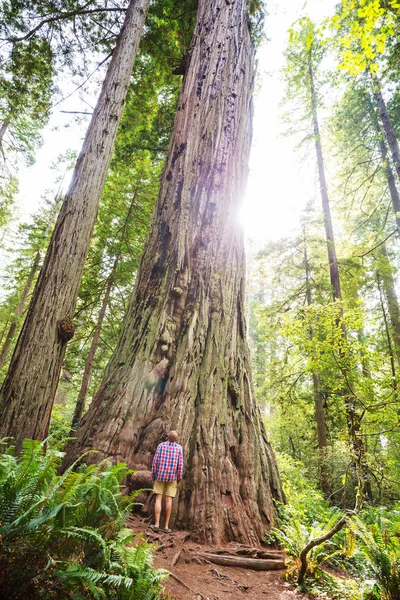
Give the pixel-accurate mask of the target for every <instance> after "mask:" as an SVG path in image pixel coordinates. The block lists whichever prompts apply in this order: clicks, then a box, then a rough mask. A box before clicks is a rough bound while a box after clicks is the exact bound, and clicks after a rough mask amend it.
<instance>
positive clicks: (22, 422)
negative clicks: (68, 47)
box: [0, 0, 149, 448]
mask: <svg viewBox="0 0 400 600" xmlns="http://www.w3.org/2000/svg"><path fill="white" fill-rule="evenodd" d="M148 5H149V0H131V3H130V5H129V7H128V10H127V13H126V17H125V22H124V25H123V27H122V30H121V33H120V35H119V37H118V41H117V45H116V47H115V50H114V52H113V57H112V60H111V63H110V66H109V68H108V71H107V75H106V78H105V81H104V84H103V87H102V90H101V93H100V97H99V100H98V103H97V106H96V109H95V111H94V114H93V117H92V120H91V123H90V125H89V129H88V132H87V134H86V138H85V141H84V144H83V148H82V150H81V153H80V155H79V158H78V161H77V164H76V167H75V171H74V174H73V178H72V182H71V185H70V188H69V190H68V192H67V195H66V197H65V199H64V202H63V205H62V207H61V211H60V214H59V217H58V220H57V223H56V226H55V229H54V232H53V235H52V238H51V241H50V245H49V248H48V251H47V255H46V258H45V261H44V264H43V267H42V269H41V272H40V275H39V278H38V281H37V283H36V287H35V291H34V293H33V297H32V300H31V303H30V306H29V310H28V314H27V317H26V319H25V323H24V325H23V328H22V331H21V334H20V336H19V339H18V342H17V346H16V348H15V351H14V355H13V357H12V359H11V363H10V367H9V370H8V374H7V376H6V379H5V381H4V383H3V386H2V388H1V392H0V414H1V422H0V435H8V436H13V437H14V438H15V441H16V446H17V448H20V447H21V443H22V440H23V438H24V437H31V438H36V439H43V438H44V437H46V434H47V430H48V425H49V420H50V414H51V409H52V405H53V399H54V395H55V391H56V388H57V382H58V378H59V374H60V369H61V365H62V361H63V357H64V353H65V347H66V343H67V341H68V340H69V339H71V337H72V336H73V333H74V326H73V324H72V321H71V319H72V316H73V314H74V310H75V305H76V299H77V294H78V289H79V285H80V281H81V278H82V272H83V268H84V263H85V259H86V256H87V252H88V247H89V242H90V237H91V234H92V231H93V227H94V223H95V219H96V215H97V209H98V203H99V199H100V195H101V192H102V189H103V186H104V182H105V178H106V174H107V169H108V165H109V162H110V158H111V153H112V149H113V146H114V141H115V137H116V134H117V129H118V124H119V120H120V117H121V113H122V108H123V103H124V100H125V97H126V92H127V89H128V86H129V81H130V76H131V73H132V68H133V64H134V61H135V56H136V52H137V48H138V45H139V40H140V36H141V33H142V30H143V25H144V21H145V17H146V13H147V9H148Z"/></svg>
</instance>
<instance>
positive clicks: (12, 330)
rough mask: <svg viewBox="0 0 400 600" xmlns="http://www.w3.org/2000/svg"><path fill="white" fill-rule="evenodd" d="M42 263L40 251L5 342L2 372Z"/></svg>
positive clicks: (2, 353)
mask: <svg viewBox="0 0 400 600" xmlns="http://www.w3.org/2000/svg"><path fill="white" fill-rule="evenodd" d="M39 263H40V251H39V250H38V251H37V252H36V254H35V258H34V259H33V263H32V265H31V269H30V271H29V274H28V278H27V280H26V282H25V285H24V289H23V290H22V294H21V297H20V299H19V302H18V306H17V309H16V311H15V315H14V319H13V320H12V321H11V325H10V328H9V330H8V332H7V336H6V339H5V341H4V344H3V347H2V349H1V353H0V370H1V369H2V368H3V366H4V364H5V362H6V360H7V355H8V351H9V349H10V346H11V343H12V341H13V339H14V334H15V330H16V329H17V324H18V319H19V318H20V316H21V315H22V313H23V310H24V308H25V304H26V301H27V300H28V296H29V292H30V291H31V287H32V284H33V282H34V280H35V275H36V271H37V269H38V267H39Z"/></svg>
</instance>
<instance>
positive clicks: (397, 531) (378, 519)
mask: <svg viewBox="0 0 400 600" xmlns="http://www.w3.org/2000/svg"><path fill="white" fill-rule="evenodd" d="M371 513H372V515H371ZM371 516H372V517H375V518H372V519H371ZM396 517H397V518H396ZM350 526H351V530H352V532H353V533H354V534H355V536H356V538H358V540H359V541H360V547H361V551H362V553H363V555H364V557H365V560H366V566H367V568H368V571H369V576H370V577H371V579H372V588H371V590H370V592H369V595H368V600H399V598H400V540H399V536H400V520H399V514H398V511H393V512H392V513H391V515H390V518H388V516H387V515H385V514H384V513H383V514H382V512H381V513H380V514H379V513H378V512H377V511H376V510H375V511H370V512H369V513H367V514H366V515H365V516H364V519H363V520H361V519H360V518H358V517H353V518H352V519H351V521H350Z"/></svg>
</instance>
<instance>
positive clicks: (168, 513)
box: [165, 496, 172, 529]
mask: <svg viewBox="0 0 400 600" xmlns="http://www.w3.org/2000/svg"><path fill="white" fill-rule="evenodd" d="M171 510H172V497H171V496H165V529H168V527H169V518H170V516H171Z"/></svg>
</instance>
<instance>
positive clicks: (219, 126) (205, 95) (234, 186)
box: [65, 0, 282, 543]
mask: <svg viewBox="0 0 400 600" xmlns="http://www.w3.org/2000/svg"><path fill="white" fill-rule="evenodd" d="M253 59H254V49H253V44H252V41H251V38H250V34H249V26H248V21H247V17H246V2H245V0H234V1H230V2H227V0H215V1H214V2H209V1H208V0H199V5H198V14H197V22H196V26H195V32H194V37H193V42H192V46H191V51H190V60H189V64H188V67H187V72H186V74H185V77H184V82H183V87H182V91H181V95H180V99H179V104H178V108H177V116H176V120H175V126H174V131H173V135H172V139H171V143H170V148H169V153H168V156H167V160H166V165H165V168H164V172H163V175H162V180H161V186H160V192H159V197H158V203H157V206H156V210H155V213H154V217H153V222H152V227H151V231H150V235H149V239H148V242H147V245H146V248H145V251H144V255H143V257H142V261H141V265H140V269H139V273H138V278H137V282H136V288H135V292H134V295H133V297H132V300H131V302H130V306H129V308H128V312H127V316H126V318H125V321H124V324H123V326H122V331H121V335H120V339H119V342H118V345H117V348H116V350H115V352H114V355H113V357H112V359H111V361H110V363H109V365H108V367H107V369H106V373H105V376H104V379H103V382H102V384H101V387H100V389H99V391H98V393H97V395H96V396H95V398H94V400H93V402H92V404H91V406H90V408H89V410H88V412H87V413H86V415H85V416H84V417H83V419H82V421H81V425H80V427H79V428H78V431H77V439H76V441H75V442H74V443H71V444H70V446H69V448H68V450H67V456H66V461H65V464H68V463H70V462H71V460H73V459H74V458H76V457H77V456H78V455H79V454H80V453H81V452H83V451H85V450H88V449H91V448H94V449H96V450H98V451H99V454H94V455H89V456H92V460H99V459H101V458H102V457H106V456H108V457H112V458H113V459H114V460H122V461H126V462H127V463H128V464H129V466H131V467H135V466H140V468H142V469H143V468H147V469H149V468H150V465H151V461H152V456H153V454H154V451H155V449H156V446H157V444H158V443H159V442H160V441H162V440H163V439H165V435H166V433H167V432H168V430H169V429H170V428H176V429H177V430H178V431H179V433H180V443H182V445H183V448H184V459H185V469H186V474H185V476H184V480H183V482H182V484H181V486H180V489H179V496H178V498H177V502H175V505H174V514H173V522H174V524H175V526H176V527H179V528H189V529H190V531H192V532H193V534H194V536H196V537H197V538H199V539H206V540H207V541H209V542H219V541H222V540H239V541H242V542H249V543H250V542H251V543H256V542H257V541H258V540H259V539H260V538H261V537H262V535H263V533H264V531H265V529H266V528H267V527H268V526H270V525H272V524H273V522H274V519H275V510H274V505H273V498H277V499H282V492H281V487H280V482H279V477H278V473H277V468H276V464H275V459H274V455H273V453H272V450H271V448H270V446H269V443H268V441H267V437H266V433H265V429H264V426H263V423H262V419H261V415H260V410H259V408H258V406H257V404H256V402H255V398H254V394H253V391H252V384H251V373H250V360H249V350H248V345H247V339H246V324H245V301H244V285H245V284H244V249H243V241H242V233H241V231H240V228H239V226H238V222H237V209H238V205H239V202H240V198H241V197H242V195H243V191H244V185H245V182H246V177H247V163H248V155H249V148H250V141H251V127H252V123H251V121H252V87H253V78H254V65H253Z"/></svg>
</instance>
